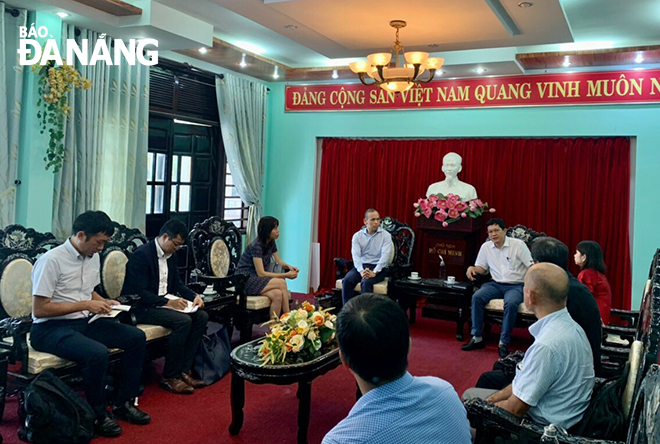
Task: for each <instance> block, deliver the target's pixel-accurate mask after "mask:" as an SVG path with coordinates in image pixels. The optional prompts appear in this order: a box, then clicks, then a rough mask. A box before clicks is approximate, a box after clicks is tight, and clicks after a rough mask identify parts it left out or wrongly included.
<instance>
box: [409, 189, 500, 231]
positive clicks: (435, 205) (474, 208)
mask: <svg viewBox="0 0 660 444" xmlns="http://www.w3.org/2000/svg"><path fill="white" fill-rule="evenodd" d="M413 206H414V207H415V217H421V216H425V217H427V218H429V219H431V218H433V219H435V220H437V221H438V222H442V226H443V227H448V226H449V224H450V223H452V222H456V221H458V220H461V219H465V218H466V217H472V218H476V217H479V216H481V215H482V214H484V212H486V211H488V212H490V213H494V212H495V208H490V209H489V208H488V204H487V203H486V202H482V201H481V199H472V200H470V201H468V202H464V201H462V200H461V198H460V197H459V196H457V195H455V194H448V195H447V196H444V195H443V194H432V195H430V196H429V197H428V198H426V199H423V198H421V199H419V200H418V201H417V202H415V203H414V204H413Z"/></svg>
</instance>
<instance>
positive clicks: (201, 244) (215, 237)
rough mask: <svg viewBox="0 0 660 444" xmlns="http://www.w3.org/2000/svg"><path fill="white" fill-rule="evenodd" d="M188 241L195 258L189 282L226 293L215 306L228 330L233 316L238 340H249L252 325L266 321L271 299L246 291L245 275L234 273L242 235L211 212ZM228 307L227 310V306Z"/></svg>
mask: <svg viewBox="0 0 660 444" xmlns="http://www.w3.org/2000/svg"><path fill="white" fill-rule="evenodd" d="M189 243H190V245H191V246H192V251H193V257H194V259H195V269H194V270H193V271H192V273H191V282H193V283H196V284H197V285H199V287H200V288H203V287H204V286H206V285H213V288H214V290H215V291H216V292H217V293H218V295H220V296H225V297H224V298H223V299H222V301H223V302H222V303H221V304H219V306H218V308H217V311H218V312H221V313H222V315H221V318H222V322H223V324H224V325H225V326H227V327H228V329H229V331H230V332H231V329H232V319H233V323H234V324H236V326H237V328H238V329H239V330H240V332H241V342H247V341H249V340H250V339H251V337H252V325H253V324H256V323H261V322H266V321H268V319H269V311H270V299H268V297H267V296H259V295H257V296H251V295H246V294H245V282H246V281H247V276H244V275H241V274H235V272H236V268H237V267H238V261H239V260H240V258H241V252H242V248H241V244H242V237H241V233H240V232H239V231H238V228H236V226H235V225H234V224H233V223H231V222H227V221H226V220H223V219H221V218H220V217H218V216H213V217H210V218H208V219H206V220H205V221H203V222H201V223H198V224H195V226H194V227H193V229H192V230H191V231H190V235H189ZM227 307H229V308H230V310H226V308H227ZM209 314H212V311H211V313H209Z"/></svg>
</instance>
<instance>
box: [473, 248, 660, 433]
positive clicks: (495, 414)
mask: <svg viewBox="0 0 660 444" xmlns="http://www.w3.org/2000/svg"><path fill="white" fill-rule="evenodd" d="M656 257H657V254H656ZM654 262H655V260H654ZM648 294H649V297H648V298H647V302H646V303H645V304H644V305H643V306H642V310H641V311H640V319H642V321H641V322H640V325H641V327H640V331H639V335H638V338H637V339H636V340H635V341H634V342H633V344H632V346H631V347H630V349H629V351H628V360H627V363H628V365H629V370H630V371H629V373H628V377H627V380H626V385H625V388H624V391H623V395H622V404H623V414H624V417H625V419H626V421H627V422H626V423H627V430H628V437H627V439H626V441H606V440H600V439H595V438H594V439H592V438H586V437H581V436H576V435H574V434H571V433H570V432H569V433H560V434H559V436H558V442H559V443H563V444H578V443H579V444H607V443H617V444H623V443H624V442H625V443H626V444H650V443H652V442H653V443H655V442H660V441H659V440H658V439H659V438H660V413H659V410H658V408H657V406H658V401H657V400H658V396H660V374H659V373H660V370H659V369H658V366H657V364H658V356H659V348H660V267H656V268H655V271H654V274H653V276H652V289H651V291H650V292H649V293H648ZM602 382H603V381H602V380H597V382H596V385H599V384H600V383H602ZM465 407H466V409H467V411H468V419H469V420H470V423H471V425H472V427H474V428H475V429H476V430H477V436H476V439H475V443H485V442H493V440H494V438H495V437H497V436H500V437H503V438H505V439H509V438H511V437H513V436H515V437H516V438H517V440H516V441H515V442H520V443H530V444H531V443H534V444H536V443H538V442H539V439H540V437H541V435H542V434H543V426H541V425H539V424H536V423H533V422H531V421H529V420H528V419H523V418H518V417H515V416H513V415H511V414H509V413H508V412H506V411H504V410H502V409H500V408H499V407H496V406H494V405H493V404H489V403H487V402H485V401H484V400H481V399H472V400H470V401H467V402H466V403H465Z"/></svg>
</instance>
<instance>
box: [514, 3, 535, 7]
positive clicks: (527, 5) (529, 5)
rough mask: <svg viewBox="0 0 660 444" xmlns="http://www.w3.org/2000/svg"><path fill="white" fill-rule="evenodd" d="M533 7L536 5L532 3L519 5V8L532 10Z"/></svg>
mask: <svg viewBox="0 0 660 444" xmlns="http://www.w3.org/2000/svg"><path fill="white" fill-rule="evenodd" d="M532 6H534V3H532V2H520V3H518V7H519V8H531V7H532Z"/></svg>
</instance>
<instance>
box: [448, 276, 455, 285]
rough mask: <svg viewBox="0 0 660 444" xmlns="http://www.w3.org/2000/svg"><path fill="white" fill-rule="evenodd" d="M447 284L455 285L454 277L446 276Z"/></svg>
mask: <svg viewBox="0 0 660 444" xmlns="http://www.w3.org/2000/svg"><path fill="white" fill-rule="evenodd" d="M447 283H448V284H455V283H456V276H447Z"/></svg>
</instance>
